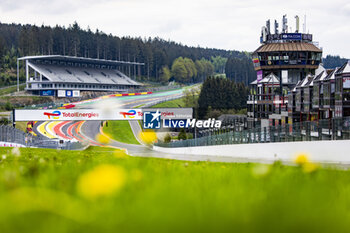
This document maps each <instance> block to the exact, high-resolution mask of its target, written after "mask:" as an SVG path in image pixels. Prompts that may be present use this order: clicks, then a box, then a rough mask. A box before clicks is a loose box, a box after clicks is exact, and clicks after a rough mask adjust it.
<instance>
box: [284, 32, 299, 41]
mask: <svg viewBox="0 0 350 233" xmlns="http://www.w3.org/2000/svg"><path fill="white" fill-rule="evenodd" d="M301 39H302V35H301V33H283V34H282V40H301Z"/></svg>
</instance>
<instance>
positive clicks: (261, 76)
mask: <svg viewBox="0 0 350 233" xmlns="http://www.w3.org/2000/svg"><path fill="white" fill-rule="evenodd" d="M262 79H263V71H262V70H258V71H257V72H256V80H257V82H258V83H260V81H261V80H262Z"/></svg>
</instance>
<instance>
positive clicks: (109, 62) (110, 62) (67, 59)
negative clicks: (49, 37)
mask: <svg viewBox="0 0 350 233" xmlns="http://www.w3.org/2000/svg"><path fill="white" fill-rule="evenodd" d="M18 60H52V61H65V62H80V63H90V64H100V65H144V63H139V62H128V61H114V60H105V59H96V58H86V57H72V56H62V55H42V56H26V57H20V58H18Z"/></svg>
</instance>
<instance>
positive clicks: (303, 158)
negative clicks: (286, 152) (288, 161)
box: [294, 154, 309, 166]
mask: <svg viewBox="0 0 350 233" xmlns="http://www.w3.org/2000/svg"><path fill="white" fill-rule="evenodd" d="M294 162H295V163H296V164H298V165H299V166H302V165H303V164H306V163H309V157H308V156H307V155H306V154H299V155H298V156H297V157H296V158H295V160H294Z"/></svg>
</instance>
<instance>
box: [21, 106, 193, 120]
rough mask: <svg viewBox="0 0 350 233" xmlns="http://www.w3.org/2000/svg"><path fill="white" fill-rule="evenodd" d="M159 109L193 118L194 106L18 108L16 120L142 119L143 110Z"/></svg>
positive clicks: (164, 115)
mask: <svg viewBox="0 0 350 233" xmlns="http://www.w3.org/2000/svg"><path fill="white" fill-rule="evenodd" d="M157 110H158V111H159V112H160V114H161V118H162V119H192V114H193V110H192V108H181V109H178V108H166V109H165V108H163V109H162V108H159V109H157V108H153V109H107V110H105V109H46V110H42V109H39V110H32V109H31V110H29V109H16V110H15V121H84V120H89V121H93V120H98V121H102V120H142V119H143V112H145V111H157Z"/></svg>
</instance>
